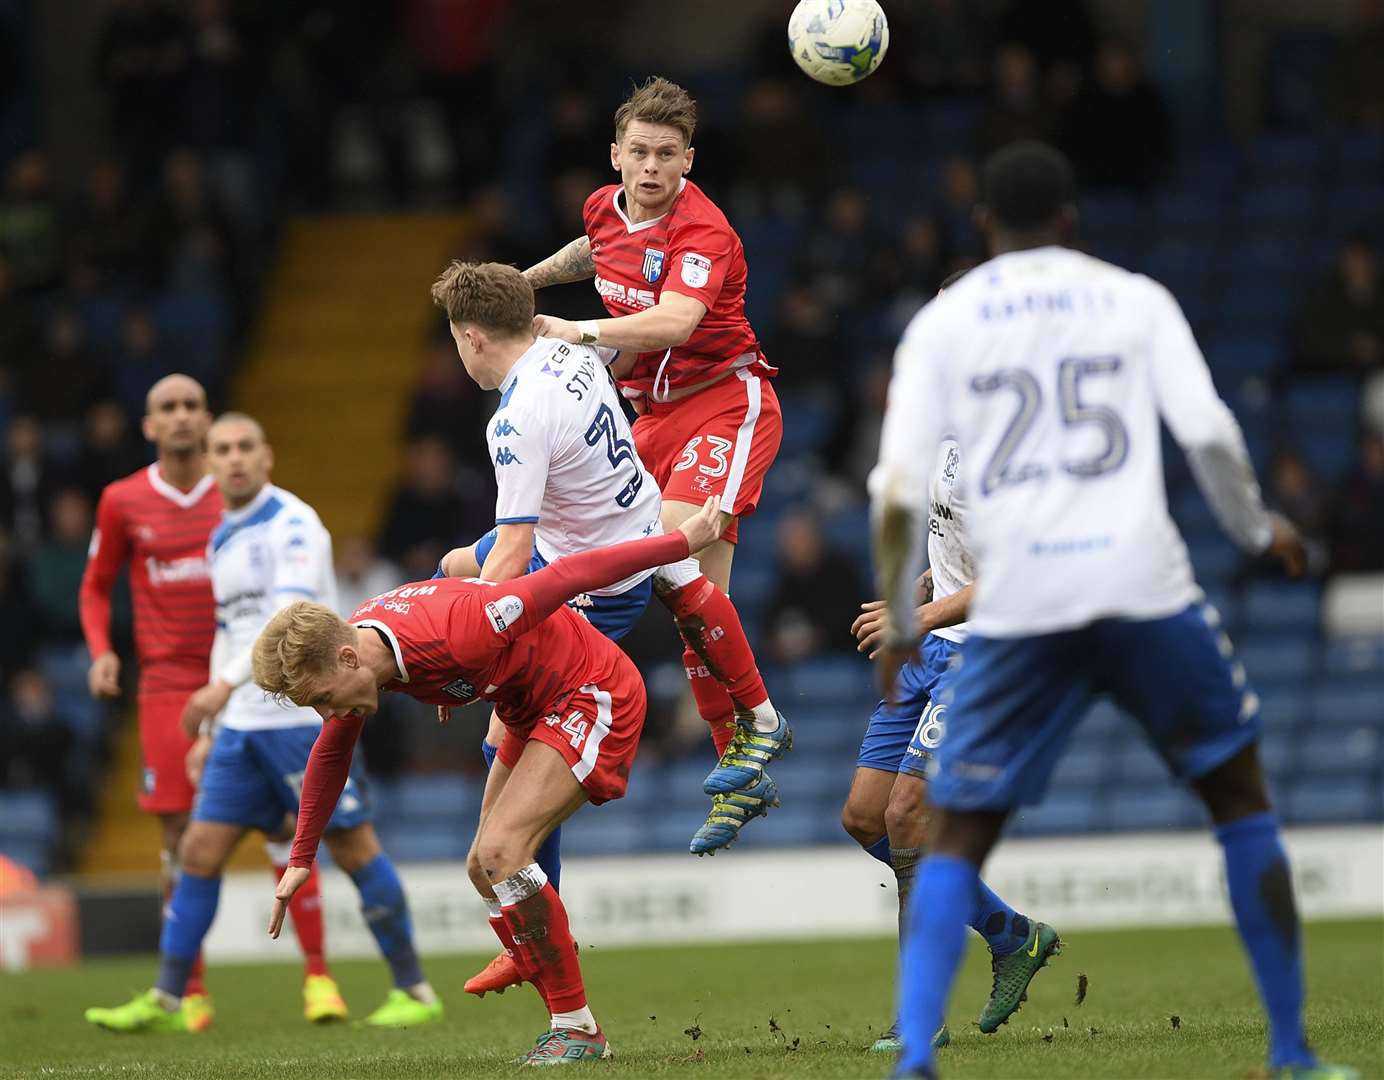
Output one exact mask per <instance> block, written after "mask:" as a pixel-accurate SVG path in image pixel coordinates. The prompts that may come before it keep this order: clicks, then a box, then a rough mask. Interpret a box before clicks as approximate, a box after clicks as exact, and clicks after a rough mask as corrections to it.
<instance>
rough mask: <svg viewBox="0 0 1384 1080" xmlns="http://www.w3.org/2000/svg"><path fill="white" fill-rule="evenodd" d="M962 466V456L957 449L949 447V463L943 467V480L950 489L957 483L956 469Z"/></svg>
mask: <svg viewBox="0 0 1384 1080" xmlns="http://www.w3.org/2000/svg"><path fill="white" fill-rule="evenodd" d="M960 464H961V454H960V453H959V452H958V451H957V449H956V447H954V446H949V447H947V463H946V464H945V465H944V466H942V479H943V481H945V482H946V484H947V486H948V487H950V486H951V485H953V484H955V483H956V467H957V466H958V465H960Z"/></svg>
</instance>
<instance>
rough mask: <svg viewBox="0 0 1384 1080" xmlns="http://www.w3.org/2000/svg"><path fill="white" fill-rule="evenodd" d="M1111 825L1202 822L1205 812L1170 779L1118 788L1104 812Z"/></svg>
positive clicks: (1138, 827)
mask: <svg viewBox="0 0 1384 1080" xmlns="http://www.w3.org/2000/svg"><path fill="white" fill-rule="evenodd" d="M1102 816H1103V818H1104V821H1105V823H1106V825H1107V826H1109V827H1110V828H1112V829H1129V830H1140V831H1142V830H1146V829H1147V830H1159V829H1179V828H1187V827H1189V826H1192V825H1200V824H1201V823H1202V822H1203V821H1204V820H1205V815H1204V813H1203V812H1202V810H1201V809H1200V807H1199V806H1198V805H1197V803H1196V801H1195V800H1194V799H1193V798H1192V796H1191V795H1189V794H1187V792H1186V791H1184V790H1183V789H1182V788H1180V787H1178V786H1176V784H1175V783H1174V782H1173V781H1171V780H1169V781H1167V782H1166V783H1163V784H1158V785H1152V784H1151V785H1148V786H1144V787H1134V788H1130V789H1127V790H1120V791H1117V792H1116V793H1115V794H1113V795H1111V796H1110V798H1109V799H1107V800H1106V803H1105V812H1104V814H1103V815H1102Z"/></svg>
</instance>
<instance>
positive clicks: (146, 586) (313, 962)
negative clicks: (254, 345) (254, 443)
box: [79, 375, 344, 1030]
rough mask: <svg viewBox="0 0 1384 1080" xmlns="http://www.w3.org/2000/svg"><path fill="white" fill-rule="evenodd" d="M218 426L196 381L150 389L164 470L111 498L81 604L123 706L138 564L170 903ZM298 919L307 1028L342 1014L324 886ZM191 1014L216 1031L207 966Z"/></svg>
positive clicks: (196, 971)
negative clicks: (120, 608) (121, 626)
mask: <svg viewBox="0 0 1384 1080" xmlns="http://www.w3.org/2000/svg"><path fill="white" fill-rule="evenodd" d="M210 425H211V413H210V412H208V411H207V395H206V392H205V391H204V390H203V389H202V386H201V384H200V383H198V382H197V381H196V380H195V379H193V378H191V377H189V376H187V375H169V376H166V377H165V378H162V379H160V380H159V381H158V382H156V383H155V384H154V385H153V386H152V387H151V388H150V389H149V393H148V395H147V396H146V398H145V415H144V422H143V431H144V437H145V438H146V439H148V440H149V441H150V442H151V443H153V444H154V447H155V449H156V450H157V452H158V460H157V461H155V462H154V464H152V465H149V466H146V467H145V468H143V469H140V470H139V471H138V472H135V473H132V474H130V475H129V476H126V477H124V478H123V479H120V480H116V481H115V482H113V483H111V484H109V485H107V487H106V489H105V490H104V491H103V492H102V493H101V500H100V503H99V504H98V506H97V510H96V529H95V531H94V532H93V533H92V536H91V549H90V551H89V552H88V555H87V565H86V571H85V573H84V574H83V575H82V585H81V592H80V594H79V606H80V610H81V620H82V633H83V635H84V636H85V638H86V644H87V649H88V650H89V651H90V653H91V660H92V663H91V670H90V672H89V673H88V676H87V681H88V684H89V686H90V688H91V693H92V695H93V696H94V697H99V698H114V697H118V696H119V694H120V657H119V656H118V655H116V652H115V650H114V648H112V646H111V637H110V626H111V590H112V588H113V587H114V585H115V580H116V577H117V576H118V575H119V573H120V570H121V568H122V567H124V566H125V565H126V564H128V565H129V568H130V592H131V594H132V595H133V597H134V615H135V653H136V655H137V656H138V658H139V693H138V697H137V708H138V711H139V745H140V751H141V753H142V755H143V758H144V774H143V780H144V785H143V790H142V791H141V792H140V795H139V807H140V809H141V810H143V811H144V812H145V813H149V814H156V815H157V816H158V818H159V823H160V826H161V828H162V834H163V835H162V849H161V851H160V853H159V854H160V868H161V874H160V879H161V880H160V886H161V889H160V891H161V893H162V895H163V898H164V900H165V901H166V900H167V899H168V896H169V894H170V893H171V892H172V889H173V884H174V882H175V880H176V879H177V875H178V842H179V841H180V840H181V839H182V835H183V831H184V830H185V829H186V828H187V821H188V812H189V811H190V810H191V809H192V800H193V797H194V795H195V787H194V781H193V779H192V773H193V772H195V769H196V768H197V767H198V766H197V760H198V753H197V751H196V750H195V749H194V747H195V746H196V744H195V743H194V742H193V740H192V739H191V737H190V736H189V735H188V734H187V733H185V732H184V731H183V729H182V727H181V726H180V724H179V720H180V718H181V716H182V714H183V710H184V709H185V708H186V707H187V705H188V702H189V701H190V700H191V699H192V698H193V697H194V696H195V694H196V693H198V687H200V686H201V685H202V684H203V683H205V682H206V680H207V665H208V662H209V660H208V658H209V656H210V653H211V644H212V635H213V633H214V632H215V629H216V613H215V610H214V605H213V602H212V591H211V579H210V574H209V571H208V566H207V538H208V537H209V536H211V532H212V529H213V528H215V526H216V522H217V519H218V517H219V516H220V514H221V509H222V499H221V492H220V491H219V490H218V489H217V487H216V484H215V482H214V481H213V480H212V477H211V476H210V475H209V474H208V473H207V462H206V454H205V442H206V437H207V428H208V427H209V426H210ZM202 750H203V751H205V747H202ZM189 752H192V755H193V756H192V758H191V759H189ZM266 847H267V849H268V852H269V856H270V861H271V862H272V863H274V864H275V870H276V874H275V876H276V877H278V876H281V875H282V874H283V866H284V863H285V862H286V861H287V854H286V853H281V852H280V851H279V847H280V845H276V844H268V845H266ZM291 913H292V915H293V927H294V930H295V931H296V932H297V936H298V943H299V945H300V946H301V947H302V950H303V957H304V964H305V973H304V982H303V1009H304V1013H305V1015H306V1016H307V1018H308V1019H309V1020H329V1019H333V1018H334V1017H336V1016H337V1014H338V1013H337V1009H336V1006H335V1004H334V1003H333V1000H332V997H333V995H335V993H336V991H335V984H331V987H330V989H331V993H330V994H327V995H325V996H324V994H323V991H324V989H325V988H327V986H328V984H330V983H331V979H330V973H329V972H328V970H327V964H326V957H325V948H324V942H323V933H322V911H321V904H320V900H319V894H318V881H317V878H316V876H314V877H313V879H312V880H311V881H309V882H308V884H307V886H306V887H305V888H304V889H303V891H302V892H301V893H299V894H298V897H296V898H295V899H294V904H293V908H292V912H291ZM337 1000H339V997H338V998H337ZM183 1013H184V1020H185V1021H186V1023H187V1025H188V1026H189V1028H191V1029H192V1030H202V1029H203V1028H206V1027H207V1026H208V1025H210V1024H211V1023H212V1020H213V1019H214V1016H215V1014H214V1010H213V1007H212V1002H211V998H210V997H209V996H208V995H207V993H206V987H205V985H204V983H203V981H202V962H201V958H200V956H199V957H198V958H197V960H196V962H195V963H194V964H193V966H192V970H191V971H190V972H189V975H188V981H187V988H186V994H185V996H184V997H183ZM341 1014H342V1015H344V1007H343V1009H342V1010H341Z"/></svg>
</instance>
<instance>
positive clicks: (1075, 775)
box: [1048, 736, 1113, 794]
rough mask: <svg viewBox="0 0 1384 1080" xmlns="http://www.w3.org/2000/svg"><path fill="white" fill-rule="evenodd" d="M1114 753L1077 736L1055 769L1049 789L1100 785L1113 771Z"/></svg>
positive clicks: (1075, 790)
mask: <svg viewBox="0 0 1384 1080" xmlns="http://www.w3.org/2000/svg"><path fill="white" fill-rule="evenodd" d="M1111 758H1112V755H1111V754H1110V753H1108V752H1107V751H1106V750H1105V749H1104V748H1103V747H1102V746H1101V745H1099V744H1097V743H1094V742H1093V741H1090V740H1086V739H1083V738H1082V737H1081V736H1077V737H1076V738H1075V739H1074V740H1073V741H1072V743H1071V745H1070V746H1069V747H1068V748H1067V752H1066V753H1065V754H1063V755H1062V760H1061V761H1059V762H1058V763H1057V768H1056V769H1054V770H1053V774H1052V781H1051V783H1050V784H1049V785H1048V790H1049V791H1051V792H1052V793H1053V794H1078V793H1081V792H1083V791H1090V790H1092V789H1094V788H1096V787H1099V786H1100V784H1102V783H1103V782H1104V781H1106V780H1108V779H1110V777H1111V775H1112V773H1113V767H1112V762H1111Z"/></svg>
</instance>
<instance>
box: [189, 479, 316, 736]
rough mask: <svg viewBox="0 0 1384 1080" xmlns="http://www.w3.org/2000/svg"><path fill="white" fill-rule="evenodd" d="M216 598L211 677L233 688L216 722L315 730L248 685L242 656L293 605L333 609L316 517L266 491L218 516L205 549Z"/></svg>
mask: <svg viewBox="0 0 1384 1080" xmlns="http://www.w3.org/2000/svg"><path fill="white" fill-rule="evenodd" d="M207 554H208V558H209V560H210V562H211V586H212V591H213V593H214V594H215V596H216V638H215V640H214V642H213V644H212V653H211V674H212V677H213V678H222V679H225V680H226V681H227V682H229V683H230V684H231V685H232V686H234V687H235V690H233V691H232V693H231V699H230V701H229V702H228V703H227V705H226V709H225V711H224V712H223V713H222V714H221V718H220V722H221V723H222V724H224V725H225V726H226V727H229V728H238V729H241V730H245V731H249V730H259V729H263V728H277V727H295V726H299V725H303V724H321V722H322V718H321V717H320V716H319V715H318V714H317V712H316V711H315V710H313V709H300V708H297V707H295V706H292V705H280V704H279V703H278V702H276V701H274V700H273V699H272V698H271V697H269V695H268V694H266V693H265V692H264V691H263V690H262V689H260V687H258V686H257V685H255V683H254V681H253V680H251V678H250V652H251V650H252V648H253V647H254V644H255V639H256V638H258V637H259V634H260V631H261V630H263V629H264V627H265V625H266V624H267V623H268V622H269V620H270V619H271V618H273V617H274V614H275V613H276V612H277V611H278V610H279V609H280V608H283V607H286V606H288V605H289V604H291V603H293V601H295V600H316V601H317V602H318V603H321V604H326V605H327V606H328V607H329V608H333V609H335V608H336V573H335V571H334V570H333V569H332V538H331V534H330V533H328V532H327V530H326V528H325V527H324V526H323V525H322V521H321V519H320V518H318V516H317V512H316V511H315V510H313V508H312V507H311V506H309V505H308V504H307V503H305V502H303V500H302V499H300V498H298V497H297V496H296V495H293V494H291V493H290V492H287V491H285V490H284V489H283V488H280V487H275V486H274V485H273V484H266V485H265V486H264V487H263V488H262V489H261V490H260V492H259V494H258V495H256V496H255V497H254V498H253V499H251V500H250V502H248V503H247V504H246V505H245V506H242V507H241V508H240V509H239V510H226V511H224V512H223V513H222V515H221V523H220V524H219V525H218V526H217V527H216V530H215V531H214V532H213V533H212V534H211V542H210V543H209V544H208V546H207Z"/></svg>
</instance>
